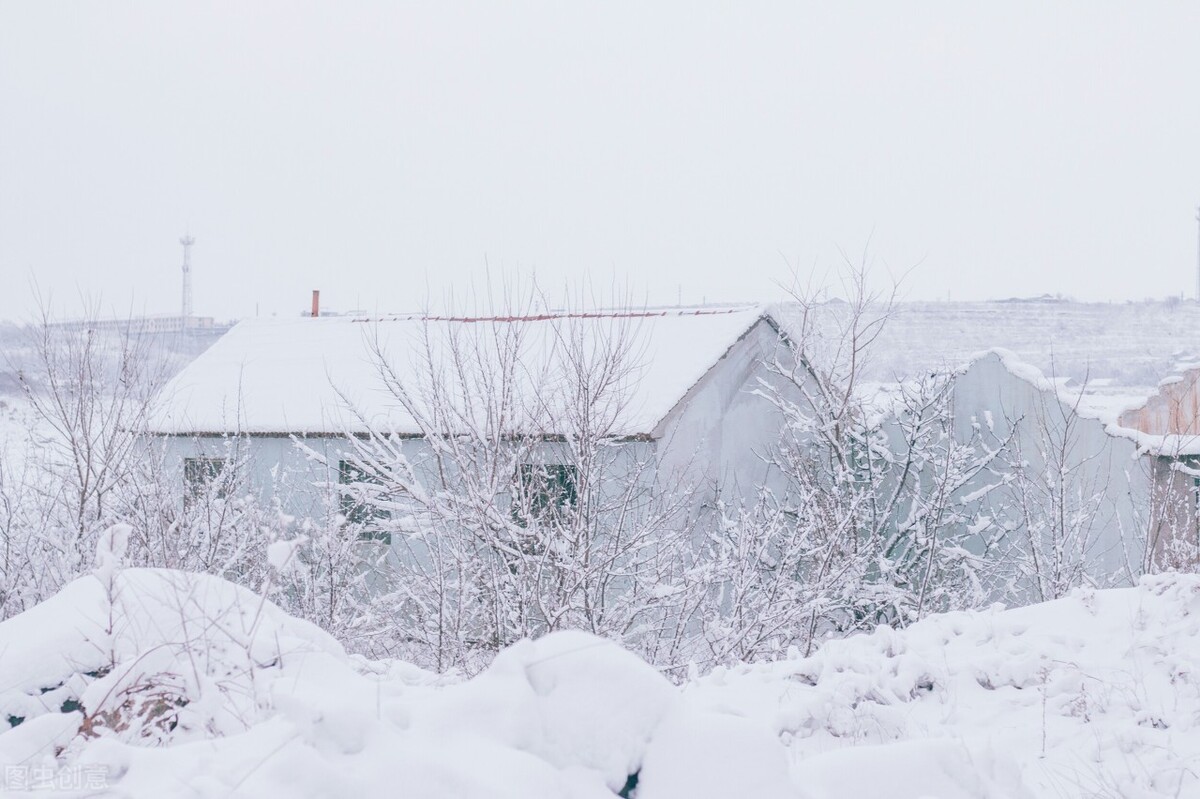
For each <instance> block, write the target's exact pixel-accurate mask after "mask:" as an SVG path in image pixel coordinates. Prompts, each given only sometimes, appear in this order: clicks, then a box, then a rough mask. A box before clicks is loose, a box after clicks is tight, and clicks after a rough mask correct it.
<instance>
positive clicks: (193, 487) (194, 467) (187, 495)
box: [183, 458, 227, 506]
mask: <svg viewBox="0 0 1200 799" xmlns="http://www.w3.org/2000/svg"><path fill="white" fill-rule="evenodd" d="M223 471H225V459H224V458H184V459H183V486H184V493H183V504H184V505H185V506H190V505H191V504H192V503H194V502H195V501H196V500H198V499H200V498H201V497H203V496H204V495H205V494H207V493H208V492H209V490H210V489H211V487H212V485H213V484H214V483H217V482H218V481H219V480H220V477H221V472H223ZM226 493H227V487H226V486H225V485H223V484H221V485H218V486H217V493H216V496H217V498H218V499H224V498H225V495H226Z"/></svg>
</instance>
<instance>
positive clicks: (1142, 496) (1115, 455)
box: [954, 354, 1155, 582]
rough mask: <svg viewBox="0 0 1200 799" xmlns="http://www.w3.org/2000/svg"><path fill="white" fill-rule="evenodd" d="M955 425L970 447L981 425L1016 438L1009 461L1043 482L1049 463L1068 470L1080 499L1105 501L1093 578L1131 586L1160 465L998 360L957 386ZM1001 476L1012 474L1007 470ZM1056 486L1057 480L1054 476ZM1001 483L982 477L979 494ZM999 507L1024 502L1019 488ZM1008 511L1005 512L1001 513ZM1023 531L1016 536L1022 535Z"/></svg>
mask: <svg viewBox="0 0 1200 799" xmlns="http://www.w3.org/2000/svg"><path fill="white" fill-rule="evenodd" d="M954 425H955V434H956V436H957V437H958V438H959V440H963V441H965V440H967V438H969V437H970V435H971V433H972V430H973V429H974V426H975V425H980V426H982V428H983V429H984V430H987V431H989V437H990V438H992V439H993V440H994V441H1000V440H1003V439H1005V438H1006V437H1008V436H1009V435H1010V433H1011V434H1013V443H1012V444H1011V445H1010V450H1011V453H1012V454H1011V455H1010V456H1008V459H1009V460H1015V459H1016V458H1017V457H1018V456H1019V458H1020V459H1021V460H1022V461H1024V462H1025V463H1026V464H1027V466H1026V468H1027V469H1028V470H1029V471H1030V472H1031V473H1035V474H1041V473H1042V472H1043V470H1044V469H1045V466H1046V464H1047V462H1048V461H1049V462H1050V463H1051V464H1054V463H1056V462H1061V463H1062V464H1063V465H1064V469H1065V471H1066V472H1067V473H1066V474H1065V475H1064V476H1063V480H1064V481H1065V485H1066V487H1067V489H1068V490H1070V491H1073V492H1074V493H1075V496H1085V497H1090V496H1092V495H1094V494H1102V499H1101V500H1100V502H1099V504H1098V505H1097V506H1096V507H1095V508H1094V509H1092V510H1094V516H1093V519H1092V522H1093V524H1094V528H1093V533H1092V534H1091V535H1090V536H1089V539H1090V543H1089V544H1088V546H1087V548H1086V553H1085V559H1086V562H1087V571H1088V572H1089V574H1091V575H1093V576H1096V575H1118V576H1119V577H1120V580H1121V581H1122V582H1128V581H1129V580H1130V579H1132V578H1133V577H1134V576H1135V574H1131V573H1130V568H1132V569H1134V570H1135V571H1136V569H1137V568H1138V567H1139V565H1140V564H1141V562H1142V559H1143V556H1144V553H1145V546H1146V541H1145V538H1146V526H1147V522H1148V516H1149V513H1150V509H1151V491H1152V485H1153V472H1154V468H1155V464H1154V462H1153V460H1152V459H1149V458H1147V457H1144V456H1141V455H1139V453H1138V450H1137V447H1136V445H1135V444H1134V442H1133V441H1131V440H1129V439H1126V438H1122V437H1119V436H1114V435H1110V434H1109V433H1108V432H1107V431H1106V429H1105V424H1104V422H1103V421H1101V420H1099V419H1094V418H1089V417H1083V416H1080V415H1078V414H1073V412H1072V409H1071V408H1070V407H1069V406H1067V405H1065V404H1064V403H1063V402H1062V401H1061V400H1059V399H1058V397H1057V396H1056V395H1055V393H1054V392H1053V391H1052V390H1049V389H1047V388H1045V387H1043V386H1038V385H1035V384H1033V383H1031V382H1030V381H1029V380H1026V379H1024V378H1022V377H1020V376H1017V375H1016V374H1014V373H1013V372H1012V371H1011V370H1010V369H1009V368H1008V367H1007V366H1006V365H1005V364H1004V362H1003V360H1002V359H1001V358H1000V357H999V356H998V355H995V354H992V355H988V356H985V357H984V358H982V359H980V360H977V361H976V362H975V363H974V364H972V365H971V367H970V368H969V369H968V370H967V371H966V372H965V373H964V374H962V375H960V376H959V377H958V378H957V380H956V383H955V388H954ZM997 465H998V466H1000V467H1001V468H1000V471H1001V474H1003V472H1004V471H1008V469H1006V468H1005V467H1003V466H1001V464H999V463H998V464H997ZM1051 479H1053V475H1052V476H1051ZM989 481H990V482H995V481H996V476H995V475H982V476H981V477H980V478H979V479H978V480H977V481H976V483H977V484H978V485H977V486H973V487H972V488H976V487H978V488H982V487H983V486H984V485H985V484H986V483H988V482H989ZM993 496H994V497H995V499H994V500H993V503H994V504H996V505H997V506H1000V505H1005V504H1007V505H1008V507H1009V508H1010V510H1009V511H1008V513H1009V518H1011V517H1012V515H1013V514H1014V513H1015V511H1013V510H1011V509H1012V508H1013V503H1017V502H1019V501H1020V497H1019V496H1018V495H1017V493H1016V489H1015V487H1013V486H1009V487H1005V488H1003V489H1000V490H999V491H998V492H997V493H994V494H993ZM998 510H1000V508H998ZM1021 534H1022V530H1020V529H1016V530H1013V531H1012V535H1021Z"/></svg>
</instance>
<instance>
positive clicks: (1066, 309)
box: [869, 300, 1200, 388]
mask: <svg viewBox="0 0 1200 799" xmlns="http://www.w3.org/2000/svg"><path fill="white" fill-rule="evenodd" d="M996 347H1001V348H1004V349H1008V350H1011V351H1013V352H1014V353H1016V354H1017V355H1018V356H1019V357H1020V358H1021V359H1022V360H1024V361H1026V362H1028V363H1030V364H1032V365H1034V366H1036V367H1037V368H1039V369H1041V370H1042V371H1043V372H1045V373H1046V374H1047V375H1056V376H1058V377H1071V378H1074V379H1075V380H1083V379H1084V378H1088V379H1091V380H1102V381H1106V382H1110V383H1112V384H1115V385H1118V386H1130V387H1139V388H1140V387H1153V386H1155V385H1157V384H1158V382H1159V381H1160V380H1161V379H1162V378H1164V377H1166V376H1167V375H1168V374H1169V373H1170V372H1171V370H1172V369H1173V368H1174V367H1175V365H1176V364H1177V363H1179V362H1180V361H1186V360H1200V304H1198V303H1195V302H1190V301H1179V302H1175V301H1168V302H1154V301H1146V302H1127V303H1084V302H1070V301H1055V300H1046V301H1033V300H1026V301H1010V302H905V303H900V304H898V305H897V306H896V309H895V314H894V315H893V317H892V318H891V319H890V320H889V322H888V325H887V328H886V333H885V335H884V336H882V337H881V338H880V339H879V340H878V341H877V342H876V346H875V348H874V351H873V353H872V354H871V361H870V364H869V366H870V372H871V374H870V377H871V379H874V380H880V381H885V380H889V379H891V378H893V377H895V376H896V375H900V376H911V375H913V374H916V373H917V372H919V371H921V370H927V369H934V368H938V367H942V366H945V365H950V366H959V365H961V364H963V363H964V362H966V361H967V360H968V359H970V357H971V356H972V355H974V354H976V353H979V352H981V351H983V350H989V349H993V348H996Z"/></svg>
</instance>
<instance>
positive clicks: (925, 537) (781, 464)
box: [707, 267, 1008, 660]
mask: <svg viewBox="0 0 1200 799" xmlns="http://www.w3.org/2000/svg"><path fill="white" fill-rule="evenodd" d="M868 278H869V275H868V272H867V270H866V269H865V268H861V267H852V268H849V269H848V270H847V271H846V273H845V277H844V283H843V288H844V289H845V291H846V298H845V299H844V300H839V301H835V302H825V301H823V300H822V298H821V294H820V292H814V291H811V290H808V289H797V290H795V291H793V299H794V301H795V308H796V311H795V316H794V318H793V319H792V320H791V325H790V326H789V329H788V330H787V337H788V341H789V343H790V345H791V347H790V356H789V357H788V358H786V359H784V358H780V359H777V360H776V361H775V362H774V363H773V364H772V365H771V366H772V369H771V371H772V377H771V379H768V380H764V381H763V385H762V386H761V389H760V391H761V392H762V394H763V395H764V396H766V397H768V398H769V399H770V400H771V401H772V403H773V404H774V405H775V407H776V408H777V409H778V411H779V412H780V415H781V417H782V419H783V425H782V431H781V437H780V442H779V444H778V446H776V447H774V448H772V450H771V451H769V452H766V453H764V457H765V458H766V459H767V460H768V462H769V463H770V464H771V466H772V474H773V477H772V478H771V481H770V485H768V486H766V487H765V488H764V492H763V493H762V494H761V495H760V496H759V499H758V501H757V502H756V503H755V504H754V505H752V506H749V507H748V508H743V509H741V510H739V511H738V512H736V513H734V514H732V515H727V516H726V524H725V525H724V526H723V527H722V528H720V529H719V530H718V532H717V535H718V542H717V544H716V545H714V547H713V549H714V551H716V552H723V553H726V557H725V558H724V559H722V560H721V564H722V565H721V567H720V569H719V570H720V571H722V572H723V573H725V574H730V575H733V577H732V578H731V580H730V581H729V583H728V584H727V585H723V586H721V587H720V590H721V591H734V592H735V594H736V596H735V597H734V598H722V600H721V602H720V603H718V607H717V608H716V609H715V610H713V611H711V612H710V613H709V614H708V616H707V618H708V620H709V626H710V628H715V629H716V630H717V631H718V634H716V635H711V634H710V636H709V640H710V646H711V647H712V649H711V651H712V654H713V656H714V657H716V658H717V659H718V660H721V659H727V658H729V657H747V656H750V657H753V656H759V655H761V654H766V653H768V652H770V653H771V654H775V653H776V650H778V649H779V648H780V647H782V646H786V645H791V644H797V645H800V646H802V647H804V648H805V649H810V648H811V647H812V646H813V644H814V643H815V642H816V641H818V640H819V638H820V637H821V636H822V635H825V634H828V633H836V632H845V631H849V630H856V629H863V628H871V627H873V626H875V625H876V624H881V623H885V624H895V625H904V624H907V623H910V622H912V621H915V620H917V619H919V618H921V617H922V616H924V615H926V614H928V613H930V612H934V611H939V610H945V609H948V608H953V607H962V606H966V605H970V604H974V603H977V602H980V601H982V599H983V597H984V596H985V595H986V589H985V583H986V582H987V580H988V572H989V569H990V557H991V555H992V553H993V552H994V550H995V548H996V546H997V542H998V538H999V536H1000V535H1001V531H999V530H997V529H996V527H995V525H994V524H993V523H992V521H991V519H990V518H989V517H988V516H987V515H986V514H985V513H984V509H985V503H984V500H985V498H986V497H987V495H988V494H990V493H991V491H992V490H994V488H995V487H996V486H998V485H999V484H1000V480H999V478H998V477H997V476H996V475H995V474H994V471H995V466H996V458H997V456H998V455H999V454H1000V453H1001V452H1002V451H1003V450H1004V448H1005V447H1006V445H1007V443H1008V442H1007V440H1004V439H994V438H993V437H989V435H988V434H987V431H986V430H984V429H982V428H981V427H979V426H973V427H971V429H969V430H965V431H964V430H957V429H956V428H955V423H954V413H953V403H954V381H953V379H952V376H949V375H943V376H922V377H919V378H918V379H916V380H914V381H910V382H908V383H905V384H902V385H901V386H900V387H899V388H898V390H897V392H896V393H895V395H894V396H893V397H892V398H891V402H890V407H888V408H885V409H880V408H877V407H873V406H872V405H871V403H869V402H868V401H867V398H866V397H865V396H864V392H863V391H862V390H861V389H862V383H863V381H864V376H865V374H866V371H865V370H866V364H867V363H868V359H869V357H870V355H871V352H872V348H873V344H874V342H875V341H876V340H877V339H878V337H879V336H880V335H882V334H883V332H884V330H885V327H886V324H887V321H888V319H889V318H890V317H891V315H892V312H893V310H892V309H893V302H894V298H895V288H894V287H893V288H892V289H891V290H890V291H889V292H884V293H880V292H875V291H872V290H871V289H870V287H869V280H868ZM726 606H727V607H726ZM728 611H732V614H733V615H732V616H731V615H730V613H729V612H728ZM739 618H740V619H742V629H731V628H730V623H731V620H737V619H739ZM784 631H787V633H786V634H784ZM767 641H773V643H771V644H770V645H766V644H765V642H767ZM731 642H735V643H736V646H733V647H732V648H730V643H731ZM764 646H765V648H764Z"/></svg>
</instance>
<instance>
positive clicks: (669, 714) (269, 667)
mask: <svg viewBox="0 0 1200 799" xmlns="http://www.w3.org/2000/svg"><path fill="white" fill-rule="evenodd" d="M122 536H123V531H122V530H121V529H120V528H116V529H114V530H113V531H110V533H109V534H107V535H106V537H105V541H104V543H103V544H102V546H101V551H100V553H99V556H98V566H97V569H96V571H95V572H94V573H93V574H91V575H89V576H85V577H83V578H81V579H79V580H77V581H75V582H73V583H71V584H70V585H68V586H67V587H66V588H65V589H64V590H63V591H62V592H61V593H59V594H58V595H57V596H55V597H54V598H52V599H50V600H49V601H47V602H45V603H43V604H41V605H39V606H37V607H35V608H34V609H32V610H30V611H28V612H26V613H24V614H22V615H20V616H17V617H14V618H12V619H10V620H8V621H6V622H3V623H0V720H3V719H7V720H8V724H9V725H15V726H11V728H7V729H6V730H5V731H4V732H2V733H0V770H2V771H0V773H2V774H3V779H4V781H5V782H4V787H3V789H2V790H0V794H3V795H5V796H9V795H20V794H22V793H23V792H27V793H29V794H32V795H36V796H128V797H166V796H196V797H218V796H245V797H289V798H290V797H334V796H356V797H372V796H380V797H383V796H388V797H392V796H414V797H580V798H581V799H583V798H594V799H600V798H601V797H612V796H614V795H622V794H623V795H625V796H635V797H637V798H638V799H668V798H670V799H685V798H686V799H702V797H714V798H715V797H730V796H746V797H764V798H765V797H807V799H835V798H839V799H840V798H841V797H877V796H878V797H883V796H886V797H889V799H923V798H925V799H1029V798H1031V797H1056V798H1057V797H1095V796H1121V797H1177V796H1195V795H1197V793H1198V792H1200V778H1198V776H1197V767H1198V766H1200V762H1198V758H1200V723H1198V722H1200V643H1198V642H1197V641H1198V638H1197V636H1198V633H1200V578H1197V577H1194V576H1160V577H1154V578H1146V579H1144V580H1143V581H1142V583H1141V584H1140V585H1139V586H1137V587H1136V588H1130V589H1121V590H1111V591H1099V592H1085V593H1079V594H1077V595H1075V596H1072V597H1070V598H1067V599H1063V600H1059V601H1057V602H1052V603H1049V604H1044V605H1038V606H1033V607H1028V608H1023V609H1019V610H1010V611H1001V610H999V609H995V610H990V611H986V612H978V613H958V614H951V615H946V616H939V617H932V618H930V619H928V620H926V621H924V622H922V623H920V624H917V625H914V626H913V627H911V628H909V629H908V630H904V631H894V630H891V629H880V630H878V631H876V632H875V633H873V634H869V635H861V636H857V637H854V638H850V639H847V640H842V641H833V642H829V643H827V644H826V645H825V646H824V647H823V648H822V649H820V650H819V651H818V652H817V653H816V654H815V655H813V656H811V657H807V658H804V657H800V656H798V655H797V656H795V657H793V658H791V659H788V660H784V661H780V662H774V663H766V664H758V665H747V666H740V667H737V668H733V669H725V670H720V671H717V672H715V673H712V674H709V675H705V676H697V677H693V678H692V679H690V680H688V681H687V682H686V684H684V685H682V686H676V685H673V684H672V683H670V682H669V681H668V680H667V679H665V678H664V677H662V676H661V675H660V674H658V673H657V672H656V671H655V670H654V669H653V668H651V667H650V666H648V665H646V664H645V663H643V662H642V661H640V660H639V659H638V658H637V657H635V656H634V655H632V654H630V653H628V652H625V651H623V650H621V649H620V648H618V647H617V646H615V645H613V644H610V643H608V642H605V641H603V640H600V639H597V638H594V637H591V636H589V635H586V634H584V633H578V632H561V633H556V634H552V635H550V636H547V637H545V638H543V639H541V640H538V641H526V642H522V643H520V644H518V645H516V646H513V647H511V648H509V649H508V650H506V651H504V652H502V653H501V654H500V655H499V656H498V657H497V658H496V660H495V661H494V663H493V664H492V665H491V667H489V668H488V669H487V670H485V671H484V672H483V673H481V674H479V675H478V676H476V677H474V678H472V679H469V680H460V679H457V678H455V677H453V676H439V675H435V674H431V673H429V672H425V671H422V670H420V669H417V668H415V667H412V666H410V665H407V664H404V663H400V662H377V661H367V660H364V659H361V658H358V657H353V656H348V655H347V654H346V653H345V651H344V650H343V648H342V647H341V646H340V645H339V644H338V643H337V642H336V641H334V640H333V639H332V638H330V637H329V636H328V635H326V634H325V633H323V632H321V631H320V630H319V629H317V628H316V627H314V626H312V625H310V624H308V623H306V622H302V621H299V620H296V619H293V618H290V617H288V616H287V615H285V614H284V613H283V612H282V611H280V610H279V609H278V608H277V607H275V606H274V605H273V604H272V603H270V602H269V601H266V600H264V599H263V598H262V597H260V596H258V595H256V594H254V593H252V592H250V591H247V590H246V589H243V588H238V587H236V586H234V585H232V584H230V583H227V582H224V581H222V580H220V579H219V578H216V577H211V576H200V575H193V574H186V573H182V572H172V571H159V570H142V569H121V568H120V566H119V561H118V559H119V555H120V552H121V550H122V546H123V542H122ZM3 728H5V725H4V724H2V723H0V729H3Z"/></svg>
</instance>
